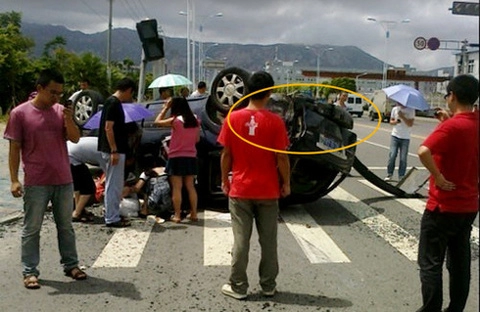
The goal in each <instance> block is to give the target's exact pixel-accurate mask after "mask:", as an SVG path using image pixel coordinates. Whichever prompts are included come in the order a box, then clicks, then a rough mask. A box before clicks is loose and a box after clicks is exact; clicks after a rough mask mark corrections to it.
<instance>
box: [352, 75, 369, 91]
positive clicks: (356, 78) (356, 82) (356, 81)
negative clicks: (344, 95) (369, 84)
mask: <svg viewBox="0 0 480 312" xmlns="http://www.w3.org/2000/svg"><path fill="white" fill-rule="evenodd" d="M365 75H368V73H363V74H360V75H357V76H355V88H356V89H357V90H356V91H359V90H358V78H359V77H362V76H365Z"/></svg>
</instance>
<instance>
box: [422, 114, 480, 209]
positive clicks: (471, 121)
mask: <svg viewBox="0 0 480 312" xmlns="http://www.w3.org/2000/svg"><path fill="white" fill-rule="evenodd" d="M478 131H479V128H478V114H477V113H460V114H456V115H454V116H453V117H452V118H450V119H448V120H446V121H445V122H443V123H441V124H439V125H438V126H437V128H436V129H435V130H434V131H433V133H432V134H431V135H430V136H429V137H428V138H427V139H426V140H425V142H423V144H422V145H424V146H426V147H428V148H429V149H430V151H431V153H432V155H433V159H434V160H435V163H436V165H437V167H438V168H439V170H440V172H441V173H442V174H443V176H444V177H445V179H447V180H448V181H451V182H453V183H454V184H455V190H453V191H444V190H441V189H438V188H437V187H436V186H435V182H434V180H433V177H432V176H430V187H429V192H428V195H429V196H428V201H427V209H429V210H434V209H435V207H437V206H438V207H439V209H440V211H441V212H454V213H468V212H476V211H478V200H479V198H478V186H479V180H478V179H479V177H478V173H479V172H478V169H479V167H478V158H479V154H478Z"/></svg>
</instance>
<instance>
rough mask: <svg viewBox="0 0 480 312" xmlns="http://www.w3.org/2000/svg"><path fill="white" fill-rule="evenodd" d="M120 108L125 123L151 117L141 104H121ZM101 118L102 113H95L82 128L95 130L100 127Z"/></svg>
mask: <svg viewBox="0 0 480 312" xmlns="http://www.w3.org/2000/svg"><path fill="white" fill-rule="evenodd" d="M122 107H123V112H124V113H125V122H132V121H138V120H142V119H144V118H147V117H150V116H152V115H153V112H152V111H149V110H148V109H146V108H145V107H144V106H143V105H141V104H135V103H123V104H122ZM101 118H102V112H101V111H98V112H96V113H95V115H93V116H92V117H90V119H89V120H88V121H87V122H86V123H85V124H84V125H83V127H84V128H85V129H97V128H99V127H100V119H101Z"/></svg>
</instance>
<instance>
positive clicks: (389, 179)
mask: <svg viewBox="0 0 480 312" xmlns="http://www.w3.org/2000/svg"><path fill="white" fill-rule="evenodd" d="M383 181H385V182H390V181H392V176H386V177H385V179H383Z"/></svg>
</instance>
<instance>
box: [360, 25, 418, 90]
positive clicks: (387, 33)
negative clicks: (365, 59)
mask: <svg viewBox="0 0 480 312" xmlns="http://www.w3.org/2000/svg"><path fill="white" fill-rule="evenodd" d="M367 21H370V22H374V23H377V24H380V25H381V26H382V28H383V30H384V31H385V56H384V59H383V68H382V89H383V88H386V87H387V69H388V60H387V59H388V39H389V38H390V29H393V27H394V26H396V25H397V24H398V23H410V20H409V19H408V18H406V19H403V20H401V21H400V22H398V21H388V20H377V19H376V18H374V17H368V18H367Z"/></svg>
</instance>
